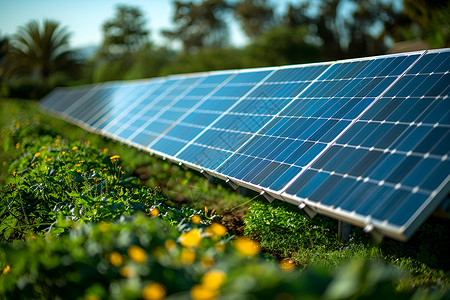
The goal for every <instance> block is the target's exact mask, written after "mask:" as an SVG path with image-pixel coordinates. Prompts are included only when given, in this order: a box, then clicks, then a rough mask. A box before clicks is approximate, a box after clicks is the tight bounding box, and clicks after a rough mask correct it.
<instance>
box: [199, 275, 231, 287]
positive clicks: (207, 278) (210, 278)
mask: <svg viewBox="0 0 450 300" xmlns="http://www.w3.org/2000/svg"><path fill="white" fill-rule="evenodd" d="M226 278H227V275H226V274H225V273H224V272H223V271H220V270H212V271H209V272H208V273H206V274H205V275H203V278H202V285H204V286H205V287H207V288H209V289H212V290H218V289H219V288H220V286H221V285H222V284H223V283H224V281H225V279H226Z"/></svg>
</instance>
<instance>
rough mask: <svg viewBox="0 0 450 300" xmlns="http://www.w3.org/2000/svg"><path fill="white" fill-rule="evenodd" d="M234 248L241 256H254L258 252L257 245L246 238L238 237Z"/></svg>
mask: <svg viewBox="0 0 450 300" xmlns="http://www.w3.org/2000/svg"><path fill="white" fill-rule="evenodd" d="M234 247H235V248H236V249H237V250H238V251H239V252H240V253H241V254H243V255H249V256H251V255H255V254H257V253H258V252H259V248H260V247H259V245H258V243H256V242H254V241H252V240H251V239H249V238H247V237H240V238H238V239H237V240H236V242H235V243H234Z"/></svg>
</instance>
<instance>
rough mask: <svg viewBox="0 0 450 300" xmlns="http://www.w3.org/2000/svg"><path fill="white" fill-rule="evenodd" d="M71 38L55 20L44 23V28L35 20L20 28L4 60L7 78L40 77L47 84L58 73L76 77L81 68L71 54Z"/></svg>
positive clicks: (72, 53)
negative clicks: (51, 76) (48, 79)
mask: <svg viewBox="0 0 450 300" xmlns="http://www.w3.org/2000/svg"><path fill="white" fill-rule="evenodd" d="M69 36H70V35H69V33H68V32H67V29H66V28H62V27H61V26H60V25H59V23H58V22H56V21H53V20H45V21H44V22H43V24H42V26H41V25H40V24H39V22H38V21H36V20H33V21H30V22H28V23H27V24H26V25H24V26H21V27H20V28H19V30H18V32H17V34H16V35H15V36H14V38H13V39H12V40H11V47H10V49H9V50H8V53H7V54H6V57H5V61H4V65H5V66H4V67H5V74H6V76H7V77H12V76H21V75H24V76H28V77H36V76H37V78H38V79H41V80H44V83H46V82H45V80H47V78H48V77H49V76H50V75H52V74H54V73H56V72H62V73H66V74H70V75H77V74H78V71H79V64H78V61H77V60H76V59H75V56H74V52H73V51H72V50H69Z"/></svg>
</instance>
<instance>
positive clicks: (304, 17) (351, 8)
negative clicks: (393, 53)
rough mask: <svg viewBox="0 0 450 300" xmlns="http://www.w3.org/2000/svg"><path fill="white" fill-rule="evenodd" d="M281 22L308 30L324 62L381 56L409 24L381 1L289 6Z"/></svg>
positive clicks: (325, 1)
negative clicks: (389, 43) (283, 20)
mask: <svg viewBox="0 0 450 300" xmlns="http://www.w3.org/2000/svg"><path fill="white" fill-rule="evenodd" d="M313 5H317V6H315V7H314V6H313ZM312 12H316V13H312ZM285 22H286V24H287V25H288V26H291V27H295V26H308V28H309V29H310V33H311V36H310V39H311V40H313V41H316V42H317V43H318V45H320V46H321V50H322V56H323V58H324V59H327V60H334V59H342V58H348V57H360V56H367V55H375V54H382V53H385V51H386V50H387V48H388V45H387V43H388V42H389V41H392V40H396V39H398V38H400V36H401V34H400V33H401V31H402V30H401V29H402V28H405V27H407V26H410V24H411V22H410V21H409V20H407V19H406V18H405V17H404V15H403V14H402V12H399V11H395V9H394V7H393V5H392V2H387V1H384V0H360V1H354V0H353V1H340V0H321V1H320V2H315V3H314V4H311V3H308V4H302V5H299V6H297V7H295V6H293V5H290V7H289V9H288V13H287V14H286V16H285Z"/></svg>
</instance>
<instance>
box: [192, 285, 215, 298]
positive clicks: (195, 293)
mask: <svg viewBox="0 0 450 300" xmlns="http://www.w3.org/2000/svg"><path fill="white" fill-rule="evenodd" d="M218 296H219V293H218V292H217V291H215V290H211V289H208V288H207V287H205V286H203V285H201V284H197V285H194V286H193V287H192V288H191V298H192V299H193V300H213V299H216V298H217V297H218Z"/></svg>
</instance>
